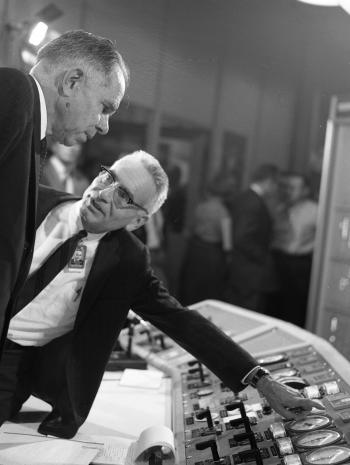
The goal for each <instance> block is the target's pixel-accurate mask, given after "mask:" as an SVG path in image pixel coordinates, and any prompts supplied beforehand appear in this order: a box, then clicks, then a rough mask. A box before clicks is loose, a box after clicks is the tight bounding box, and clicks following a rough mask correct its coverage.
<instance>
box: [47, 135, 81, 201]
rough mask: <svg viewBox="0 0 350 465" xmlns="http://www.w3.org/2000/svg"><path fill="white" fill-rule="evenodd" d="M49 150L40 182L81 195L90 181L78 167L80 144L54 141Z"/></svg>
mask: <svg viewBox="0 0 350 465" xmlns="http://www.w3.org/2000/svg"><path fill="white" fill-rule="evenodd" d="M51 152H52V154H51V156H50V158H49V159H48V160H47V161H46V163H45V165H44V167H43V171H42V174H41V177H40V183H41V184H44V185H45V186H49V187H52V188H53V189H56V190H59V191H62V192H68V193H69V194H76V195H83V193H84V191H85V189H87V187H88V186H89V184H90V181H89V179H88V178H87V176H85V174H84V173H83V172H82V171H81V170H80V168H79V161H80V159H81V153H82V146H81V144H76V145H72V146H71V147H67V146H66V145H62V144H59V143H58V142H54V143H53V144H52V146H51Z"/></svg>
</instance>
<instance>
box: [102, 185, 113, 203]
mask: <svg viewBox="0 0 350 465" xmlns="http://www.w3.org/2000/svg"><path fill="white" fill-rule="evenodd" d="M113 196H114V187H113V186H109V187H106V188H105V189H103V190H101V191H100V192H99V193H98V199H99V200H102V201H103V202H106V203H109V202H111V201H112V200H113Z"/></svg>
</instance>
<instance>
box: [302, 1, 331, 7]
mask: <svg viewBox="0 0 350 465" xmlns="http://www.w3.org/2000/svg"><path fill="white" fill-rule="evenodd" d="M298 1H299V2H302V3H309V4H310V5H317V6H338V5H339V0H298Z"/></svg>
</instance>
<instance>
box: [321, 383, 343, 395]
mask: <svg viewBox="0 0 350 465" xmlns="http://www.w3.org/2000/svg"><path fill="white" fill-rule="evenodd" d="M320 392H321V394H323V395H324V396H329V395H331V394H338V392H340V388H339V385H338V383H337V382H336V381H329V382H328V383H323V384H322V385H321V387H320Z"/></svg>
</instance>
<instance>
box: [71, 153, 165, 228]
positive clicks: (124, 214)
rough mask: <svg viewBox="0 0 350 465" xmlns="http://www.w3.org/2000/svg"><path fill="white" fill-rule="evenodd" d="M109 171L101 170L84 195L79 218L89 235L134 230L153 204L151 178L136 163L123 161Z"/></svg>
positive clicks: (154, 193) (144, 218) (134, 161)
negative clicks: (90, 233)
mask: <svg viewBox="0 0 350 465" xmlns="http://www.w3.org/2000/svg"><path fill="white" fill-rule="evenodd" d="M109 171H110V173H111V174H109V173H108V172H107V171H105V170H103V171H102V172H101V173H100V175H99V176H97V177H96V178H95V179H94V180H93V182H92V183H91V185H90V186H89V187H88V188H87V190H86V191H85V192H84V195H83V203H82V207H81V210H80V216H81V220H82V223H83V227H84V229H86V231H88V232H93V233H101V232H107V231H114V230H116V229H120V228H124V227H127V229H129V230H132V229H136V228H138V227H140V226H141V225H142V224H144V223H145V221H147V219H148V217H149V215H148V212H149V211H150V210H151V209H152V206H153V205H154V202H155V199H156V195H157V193H156V187H155V184H154V181H153V178H152V176H151V175H150V173H149V172H148V171H147V169H146V168H145V167H144V166H143V165H142V164H141V163H140V162H139V161H138V160H133V159H131V157H125V158H122V159H121V160H118V161H117V162H115V163H114V164H113V165H112V166H111V168H110V169H109Z"/></svg>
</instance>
